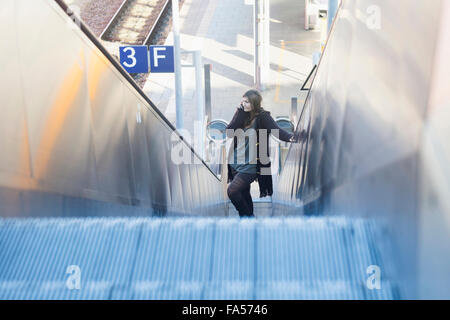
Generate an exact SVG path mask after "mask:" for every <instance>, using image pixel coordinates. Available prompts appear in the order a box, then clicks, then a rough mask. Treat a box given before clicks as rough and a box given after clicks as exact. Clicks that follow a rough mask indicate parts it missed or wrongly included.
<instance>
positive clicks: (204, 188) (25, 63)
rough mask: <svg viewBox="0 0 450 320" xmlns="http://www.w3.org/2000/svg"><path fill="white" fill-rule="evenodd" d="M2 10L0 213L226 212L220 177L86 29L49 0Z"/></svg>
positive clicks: (7, 2)
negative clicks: (179, 154) (178, 151)
mask: <svg viewBox="0 0 450 320" xmlns="http://www.w3.org/2000/svg"><path fill="white" fill-rule="evenodd" d="M0 6H1V10H0V38H1V39H2V43H3V45H2V50H0V70H2V71H1V85H0V106H1V117H0V150H1V151H2V156H1V157H0V210H1V213H0V216H4V217H11V216H16V217H17V216H34V217H36V216H92V215H98V216H105V215H106V216H114V215H119V216H120V215H133V216H134V215H203V216H205V215H216V216H217V215H225V212H226V211H225V204H224V199H223V192H222V185H221V182H220V180H219V179H217V177H216V176H215V175H214V174H213V173H212V172H211V171H210V170H209V168H208V167H207V166H206V165H205V163H204V162H202V161H201V160H200V159H199V158H198V157H197V155H196V154H194V153H193V151H192V149H191V147H190V146H188V145H187V144H186V143H185V142H184V141H182V140H181V139H180V137H179V136H178V135H176V136H175V138H174V139H173V138H172V133H173V131H174V128H173V127H172V126H171V125H170V124H169V123H168V122H167V120H165V119H164V118H163V117H162V116H161V114H160V113H159V111H158V110H157V109H156V107H155V106H153V105H152V104H151V102H150V101H149V100H148V99H147V98H146V97H144V96H143V95H142V93H141V92H139V91H138V90H137V87H136V85H135V84H132V83H130V82H129V80H130V79H131V78H129V76H128V75H126V74H124V71H123V70H122V71H121V70H120V66H119V67H118V64H117V62H114V61H112V60H113V59H112V58H111V57H110V56H109V57H108V56H107V55H105V50H104V49H103V48H101V47H100V46H98V43H96V40H95V39H92V35H90V34H89V32H88V31H87V30H86V27H84V26H83V25H81V29H80V26H79V25H77V24H78V23H79V22H78V21H75V22H74V21H73V20H74V19H72V18H71V17H69V16H68V15H67V14H66V12H65V11H64V8H62V7H60V4H58V2H55V1H52V0H2V2H1V5H0ZM173 146H178V147H179V148H182V149H183V152H185V153H187V154H189V156H190V157H191V158H192V159H196V160H197V161H196V164H194V163H193V164H181V165H176V164H175V163H174V162H173V161H172V159H171V152H172V150H173V149H172V147H173Z"/></svg>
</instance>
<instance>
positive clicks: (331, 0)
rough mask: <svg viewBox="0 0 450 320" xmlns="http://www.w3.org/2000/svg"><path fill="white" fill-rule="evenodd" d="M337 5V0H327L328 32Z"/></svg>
mask: <svg viewBox="0 0 450 320" xmlns="http://www.w3.org/2000/svg"><path fill="white" fill-rule="evenodd" d="M338 7H339V0H328V13H327V17H328V32H330V29H331V26H332V25H333V20H334V17H335V16H336V12H337V9H338Z"/></svg>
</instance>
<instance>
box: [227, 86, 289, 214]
mask: <svg viewBox="0 0 450 320" xmlns="http://www.w3.org/2000/svg"><path fill="white" fill-rule="evenodd" d="M261 101H262V97H261V94H260V93H259V92H258V91H256V90H249V91H247V92H246V93H245V94H244V95H243V97H242V100H241V104H240V106H239V107H238V108H237V110H236V112H235V114H234V116H233V119H232V120H231V122H230V124H229V125H228V126H227V128H226V129H227V130H226V133H227V136H228V137H229V138H233V144H232V146H231V148H230V150H229V153H228V182H229V183H230V184H229V186H228V189H227V193H228V197H229V198H230V200H231V202H232V203H233V205H234V206H235V207H236V210H237V211H238V212H239V216H240V217H254V214H253V201H252V197H251V195H250V184H251V183H252V182H253V181H254V180H255V179H256V180H258V184H259V191H260V197H261V198H262V197H265V196H271V195H272V193H273V187H272V173H271V170H270V158H269V135H270V134H271V133H272V134H274V135H277V134H278V138H279V139H280V140H282V141H286V142H294V135H293V134H291V133H288V132H287V131H285V130H283V129H281V128H280V127H279V126H278V125H277V123H276V122H275V121H274V120H273V118H272V117H271V115H270V112H268V111H265V110H264V109H263V108H262V107H261ZM260 151H261V152H260Z"/></svg>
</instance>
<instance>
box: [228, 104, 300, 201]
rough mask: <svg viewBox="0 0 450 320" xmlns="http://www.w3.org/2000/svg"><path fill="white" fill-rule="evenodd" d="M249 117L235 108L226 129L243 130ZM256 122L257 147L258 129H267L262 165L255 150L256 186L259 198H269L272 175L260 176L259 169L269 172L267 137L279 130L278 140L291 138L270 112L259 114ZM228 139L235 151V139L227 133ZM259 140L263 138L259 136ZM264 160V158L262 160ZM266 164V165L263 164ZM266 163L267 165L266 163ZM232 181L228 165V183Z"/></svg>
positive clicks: (241, 110) (271, 188)
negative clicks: (265, 148)
mask: <svg viewBox="0 0 450 320" xmlns="http://www.w3.org/2000/svg"><path fill="white" fill-rule="evenodd" d="M249 117H250V112H245V111H244V110H243V109H242V108H237V110H236V113H235V114H234V116H233V119H232V120H231V122H230V124H229V125H228V126H227V129H233V130H236V129H244V126H245V122H246V121H247V119H248V118H249ZM255 121H256V130H257V133H258V134H257V135H256V136H257V145H259V139H260V131H259V129H267V137H266V139H267V141H266V143H267V144H266V145H267V158H265V159H266V161H263V163H261V162H260V154H259V147H258V149H257V165H256V166H257V174H258V177H257V180H258V184H259V191H260V194H259V196H260V197H261V198H262V197H265V196H271V195H272V194H273V185H272V175H271V174H269V175H267V174H263V175H261V168H263V170H265V171H268V170H270V165H271V163H270V158H269V155H270V149H269V137H270V133H271V131H272V130H274V129H278V130H279V136H278V138H279V139H280V140H282V141H286V142H289V141H290V140H291V138H292V137H293V134H292V133H289V132H287V131H285V130H283V129H281V128H280V127H279V126H278V125H277V123H276V122H275V120H274V119H273V118H272V116H271V115H270V112H268V111H263V112H261V113H260V114H259V115H257V116H256V118H255ZM227 135H228V137H229V138H233V137H234V141H233V148H235V149H236V145H237V138H236V137H235V136H234V135H231V134H229V133H227ZM261 138H264V137H262V136H261ZM263 159H264V158H263ZM264 162H266V163H264ZM267 162H268V163H267ZM232 179H233V175H232V174H231V167H230V165H228V182H231V180H232Z"/></svg>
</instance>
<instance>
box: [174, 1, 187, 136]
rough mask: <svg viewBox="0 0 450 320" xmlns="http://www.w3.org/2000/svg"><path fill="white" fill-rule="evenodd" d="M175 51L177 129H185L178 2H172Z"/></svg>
mask: <svg viewBox="0 0 450 320" xmlns="http://www.w3.org/2000/svg"><path fill="white" fill-rule="evenodd" d="M172 28H173V51H174V60H175V63H174V64H175V66H174V69H175V106H176V108H175V109H176V127H177V129H178V130H179V129H183V126H184V123H183V101H182V100H183V87H182V82H181V51H180V50H181V49H180V12H179V5H178V0H172Z"/></svg>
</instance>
